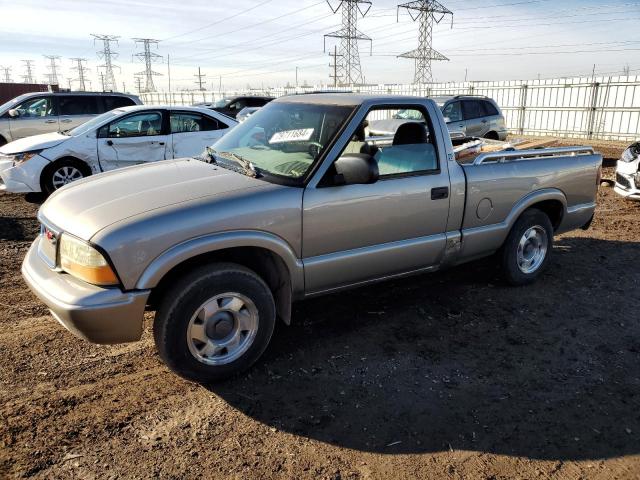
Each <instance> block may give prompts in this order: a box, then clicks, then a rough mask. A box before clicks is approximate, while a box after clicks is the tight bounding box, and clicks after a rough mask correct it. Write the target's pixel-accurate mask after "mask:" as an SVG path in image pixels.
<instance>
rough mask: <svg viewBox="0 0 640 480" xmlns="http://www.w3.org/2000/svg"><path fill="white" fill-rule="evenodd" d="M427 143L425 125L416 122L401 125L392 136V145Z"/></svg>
mask: <svg viewBox="0 0 640 480" xmlns="http://www.w3.org/2000/svg"><path fill="white" fill-rule="evenodd" d="M428 142H429V132H428V131H427V127H426V125H424V124H422V123H417V122H407V123H403V124H402V125H400V126H399V127H398V130H396V134H395V135H394V136H393V145H412V144H415V143H428Z"/></svg>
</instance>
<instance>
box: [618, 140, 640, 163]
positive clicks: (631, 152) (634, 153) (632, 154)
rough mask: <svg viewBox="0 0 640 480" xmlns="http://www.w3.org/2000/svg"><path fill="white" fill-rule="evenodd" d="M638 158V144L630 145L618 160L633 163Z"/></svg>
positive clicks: (639, 149)
mask: <svg viewBox="0 0 640 480" xmlns="http://www.w3.org/2000/svg"><path fill="white" fill-rule="evenodd" d="M638 156H640V142H638V143H634V144H632V145H630V146H629V147H628V148H627V149H626V150H625V151H624V152H622V157H621V158H620V160H622V161H623V162H633V161H635V160H636V159H637V158H638Z"/></svg>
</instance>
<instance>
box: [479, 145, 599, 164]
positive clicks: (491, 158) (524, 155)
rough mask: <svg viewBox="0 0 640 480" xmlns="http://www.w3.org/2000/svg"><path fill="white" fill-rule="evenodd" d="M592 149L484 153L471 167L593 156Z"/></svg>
mask: <svg viewBox="0 0 640 480" xmlns="http://www.w3.org/2000/svg"><path fill="white" fill-rule="evenodd" d="M593 153H594V151H593V147H554V148H540V149H533V150H511V151H504V150H503V151H499V152H486V153H481V154H480V155H478V156H477V157H476V158H475V159H474V161H473V164H472V165H482V164H483V163H488V162H492V163H493V162H495V163H504V162H511V161H516V160H533V159H536V158H549V157H566V156H575V155H593Z"/></svg>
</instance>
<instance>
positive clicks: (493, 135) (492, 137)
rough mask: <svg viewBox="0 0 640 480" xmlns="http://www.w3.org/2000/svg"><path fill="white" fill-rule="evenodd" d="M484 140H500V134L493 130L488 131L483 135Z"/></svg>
mask: <svg viewBox="0 0 640 480" xmlns="http://www.w3.org/2000/svg"><path fill="white" fill-rule="evenodd" d="M484 138H487V139H489V140H500V134H499V133H498V132H496V131H495V130H489V131H488V132H487V133H485V134H484Z"/></svg>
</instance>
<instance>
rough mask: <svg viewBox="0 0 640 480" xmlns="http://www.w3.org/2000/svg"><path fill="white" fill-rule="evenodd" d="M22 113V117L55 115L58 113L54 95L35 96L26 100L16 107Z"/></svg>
mask: <svg viewBox="0 0 640 480" xmlns="http://www.w3.org/2000/svg"><path fill="white" fill-rule="evenodd" d="M14 109H15V110H17V111H18V112H19V113H20V118H38V117H54V116H56V115H57V113H56V111H55V107H54V102H53V97H50V96H47V97H35V98H30V99H29V100H25V101H24V102H22V103H21V104H20V105H18V106H16V107H14Z"/></svg>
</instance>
